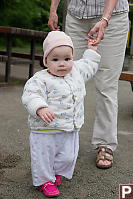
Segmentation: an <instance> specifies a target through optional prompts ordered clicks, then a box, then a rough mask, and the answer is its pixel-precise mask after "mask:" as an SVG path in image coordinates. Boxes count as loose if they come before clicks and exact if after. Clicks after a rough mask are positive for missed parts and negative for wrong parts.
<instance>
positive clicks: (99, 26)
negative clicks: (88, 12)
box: [88, 0, 118, 44]
mask: <svg viewBox="0 0 133 199" xmlns="http://www.w3.org/2000/svg"><path fill="white" fill-rule="evenodd" d="M117 2H118V0H106V1H105V5H104V12H103V15H102V18H101V20H100V21H99V22H97V23H96V24H95V26H94V27H93V28H92V29H91V30H90V32H89V34H88V36H89V37H90V38H91V37H92V36H93V35H94V34H95V33H96V42H95V44H98V43H99V42H100V41H101V40H102V39H104V33H105V30H106V27H107V26H108V21H109V20H110V18H111V15H112V13H113V10H114V8H115V6H116V4H117Z"/></svg>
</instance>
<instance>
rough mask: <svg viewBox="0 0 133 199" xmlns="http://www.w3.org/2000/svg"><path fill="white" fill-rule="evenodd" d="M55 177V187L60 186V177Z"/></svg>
mask: <svg viewBox="0 0 133 199" xmlns="http://www.w3.org/2000/svg"><path fill="white" fill-rule="evenodd" d="M55 177H56V181H55V183H54V184H55V185H56V186H60V185H61V183H62V181H61V176H60V175H55Z"/></svg>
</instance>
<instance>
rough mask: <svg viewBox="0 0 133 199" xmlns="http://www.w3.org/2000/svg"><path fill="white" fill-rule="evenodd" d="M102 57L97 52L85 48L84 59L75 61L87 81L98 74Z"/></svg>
mask: <svg viewBox="0 0 133 199" xmlns="http://www.w3.org/2000/svg"><path fill="white" fill-rule="evenodd" d="M100 59H101V56H100V55H99V54H98V53H97V52H95V51H94V50H91V49H87V50H85V52H84V54H83V57H82V59H80V60H77V61H75V62H74V63H75V65H76V68H77V69H79V71H80V74H81V75H82V77H83V79H84V81H85V82H86V81H87V80H89V79H90V78H92V77H93V76H94V75H95V74H96V72H97V70H98V67H99V63H100Z"/></svg>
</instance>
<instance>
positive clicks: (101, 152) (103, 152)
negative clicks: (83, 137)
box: [96, 146, 113, 169]
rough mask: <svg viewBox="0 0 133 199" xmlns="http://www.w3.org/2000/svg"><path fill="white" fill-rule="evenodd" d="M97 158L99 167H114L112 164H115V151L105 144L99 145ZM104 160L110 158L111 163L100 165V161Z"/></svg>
mask: <svg viewBox="0 0 133 199" xmlns="http://www.w3.org/2000/svg"><path fill="white" fill-rule="evenodd" d="M97 153H98V154H97V159H96V166H97V167H98V168H99V169H109V168H111V167H112V164H113V152H112V150H111V149H109V148H107V147H105V146H100V147H98V152H97ZM100 160H102V161H105V160H108V161H110V163H111V164H109V165H100V164H99V161H100Z"/></svg>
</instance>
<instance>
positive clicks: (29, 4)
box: [0, 0, 63, 31]
mask: <svg viewBox="0 0 133 199" xmlns="http://www.w3.org/2000/svg"><path fill="white" fill-rule="evenodd" d="M50 4H51V0H44V1H42V0H10V1H9V0H0V26H12V27H19V28H27V29H34V30H42V31H49V28H48V25H47V23H48V18H49V9H50ZM58 15H59V25H60V26H61V27H62V20H63V1H61V3H60V5H59V8H58Z"/></svg>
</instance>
